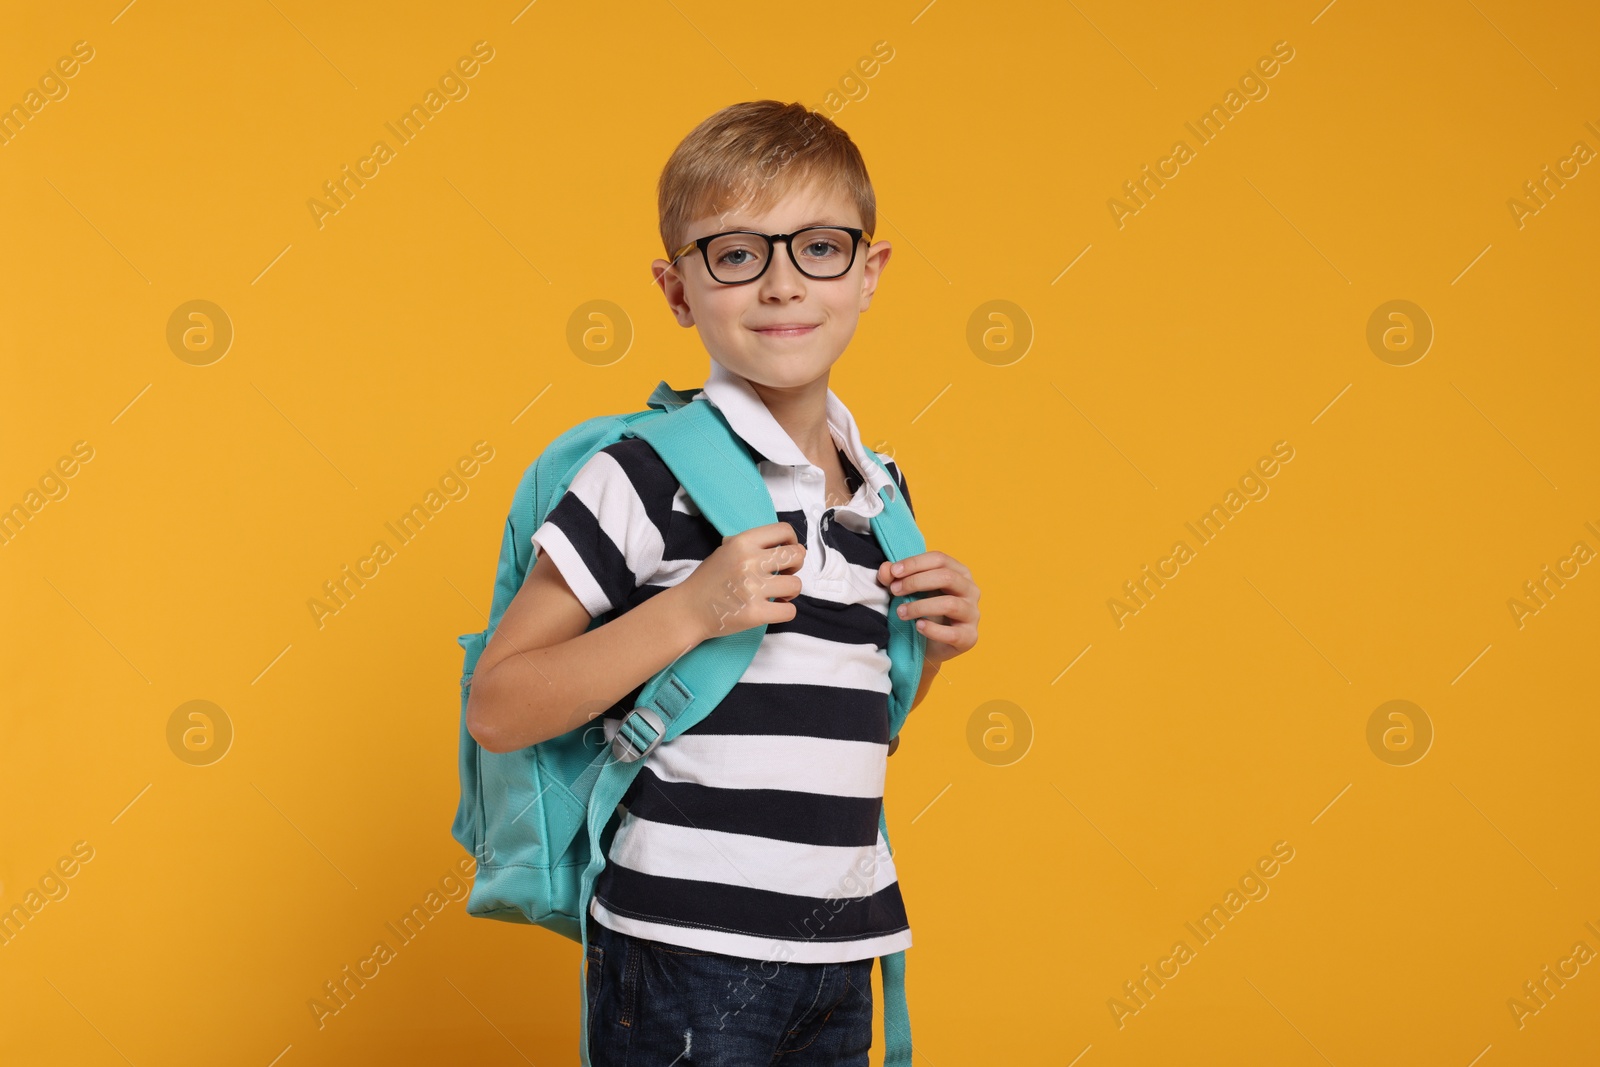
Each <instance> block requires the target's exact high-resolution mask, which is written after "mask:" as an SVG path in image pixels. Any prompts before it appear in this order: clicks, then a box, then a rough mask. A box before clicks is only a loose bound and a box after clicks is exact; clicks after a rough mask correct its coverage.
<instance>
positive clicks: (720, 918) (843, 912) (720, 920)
mask: <svg viewBox="0 0 1600 1067" xmlns="http://www.w3.org/2000/svg"><path fill="white" fill-rule="evenodd" d="M863 880H865V879H863ZM595 895H596V896H598V897H599V898H600V904H601V906H602V907H605V908H607V909H609V910H611V911H614V912H616V913H617V914H618V915H626V916H630V917H632V918H635V919H644V920H647V921H651V922H666V923H672V924H674V925H677V926H702V927H705V928H707V929H710V930H728V931H731V932H733V933H739V934H753V935H755V936H758V937H770V938H774V939H779V940H786V941H853V940H860V939H862V938H867V937H879V936H883V935H885V934H894V933H899V932H900V931H902V930H905V929H907V928H908V924H907V923H906V909H905V903H904V902H903V901H902V900H901V898H900V883H899V882H898V881H895V882H891V883H890V884H889V885H887V886H885V887H884V888H883V889H881V890H880V891H878V892H877V893H875V894H873V895H872V896H870V897H855V898H839V899H836V900H833V901H832V902H831V903H830V902H829V901H827V900H826V899H825V898H822V897H802V896H794V895H792V894H789V893H774V892H772V891H770V890H766V889H752V888H750V887H749V886H742V885H726V884H723V883H721V882H701V881H696V880H694V879H689V878H666V877H662V876H661V875H654V874H643V873H641V872H639V871H635V870H632V869H630V868H628V867H624V866H622V865H621V864H620V863H611V864H607V865H606V867H605V869H604V870H602V871H601V872H600V877H599V879H598V881H597V882H596V888H595ZM614 900H633V901H639V902H641V903H642V902H648V903H649V906H650V911H648V912H646V911H636V910H633V909H630V908H627V907H621V906H619V905H617V904H616V903H613V901H614ZM834 909H838V910H837V911H835V910H834Z"/></svg>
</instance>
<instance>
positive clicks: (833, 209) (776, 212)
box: [689, 182, 861, 237]
mask: <svg viewBox="0 0 1600 1067" xmlns="http://www.w3.org/2000/svg"><path fill="white" fill-rule="evenodd" d="M750 199H751V198H749V197H745V198H744V202H742V203H738V204H734V205H732V206H730V207H728V208H727V209H726V210H724V211H722V212H720V213H718V214H716V215H706V216H702V217H700V218H697V219H695V220H694V222H693V223H691V224H690V231H689V236H690V237H699V236H702V235H704V234H708V233H717V232H720V231H723V230H758V231H760V232H763V233H789V232H791V231H793V230H797V229H799V228H801V227H803V226H816V225H826V224H828V223H832V224H835V225H841V226H860V225H861V210H860V208H859V207H857V206H856V202H855V198H854V197H852V196H851V195H850V194H849V192H848V191H847V190H845V189H843V188H841V187H839V186H837V185H833V184H827V183H821V182H811V183H808V184H806V185H803V186H795V187H793V188H790V189H786V190H785V191H784V192H783V193H782V194H781V195H779V196H778V198H777V199H776V200H775V201H774V202H773V203H771V204H770V205H768V206H767V207H765V208H764V209H761V210H755V209H754V208H753V207H752V206H751V204H750Z"/></svg>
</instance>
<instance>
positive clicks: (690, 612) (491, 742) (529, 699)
mask: <svg viewBox="0 0 1600 1067" xmlns="http://www.w3.org/2000/svg"><path fill="white" fill-rule="evenodd" d="M687 596H688V593H687V590H686V589H685V587H684V586H683V585H677V586H672V587H669V588H667V589H663V590H662V591H661V592H659V593H657V594H655V595H654V596H652V597H650V599H648V600H646V601H644V602H643V603H642V604H639V605H637V606H636V607H634V608H632V609H631V610H629V611H627V612H624V613H623V614H621V615H619V616H618V617H617V618H615V619H612V620H610V621H609V622H607V623H606V624H605V625H604V626H597V627H595V628H594V629H592V630H587V628H588V626H589V621H590V618H591V616H590V614H589V611H588V609H587V608H585V607H584V606H583V603H582V602H581V601H580V600H579V599H578V597H577V595H576V594H574V593H573V591H572V589H571V587H570V586H568V585H567V582H566V579H565V578H563V577H562V575H561V571H560V570H559V569H557V567H556V566H555V563H554V562H553V560H552V559H551V557H549V556H547V555H544V554H541V555H540V556H539V558H538V560H537V562H535V564H534V567H533V570H532V571H530V572H529V573H528V577H527V579H526V580H525V581H524V582H523V584H522V588H521V589H519V590H518V591H517V595H516V596H515V597H513V598H512V600H511V603H510V604H508V605H507V606H506V610H505V614H504V615H502V616H501V618H500V624H499V626H497V627H496V628H495V632H494V635H493V636H492V637H490V639H489V643H488V645H487V646H485V648H484V650H483V655H482V657H481V658H480V659H479V661H478V666H477V669H476V670H475V671H474V673H473V678H472V690H471V692H470V693H469V694H468V696H467V731H468V732H469V733H470V734H471V735H472V737H473V738H474V740H476V741H477V742H478V744H480V745H482V746H483V747H484V748H485V749H486V750H487V751H490V752H513V751H515V750H517V749H519V748H525V747H527V746H528V745H533V744H538V743H539V742H540V741H545V740H548V739H549V738H552V737H557V736H559V735H561V734H564V733H566V732H567V731H568V730H571V729H573V728H574V727H576V726H581V725H582V724H583V723H584V722H586V721H588V720H589V719H591V718H594V717H595V716H596V715H598V714H600V713H601V712H603V711H604V710H605V709H607V708H609V707H611V705H613V704H615V703H616V702H617V701H618V700H620V699H622V697H623V696H625V695H626V694H627V693H629V692H631V691H632V690H633V689H634V688H635V687H636V686H638V685H639V684H641V683H642V682H644V681H646V680H648V679H649V678H651V677H653V676H654V675H655V674H656V673H657V672H659V671H660V670H661V669H662V668H663V667H665V666H666V665H667V664H669V663H671V662H672V661H673V660H674V659H676V658H677V657H679V656H680V655H682V654H683V653H684V652H687V651H688V650H689V649H690V648H693V647H694V646H695V645H696V644H698V643H699V642H700V641H701V640H703V639H704V638H705V637H706V636H708V635H707V634H706V633H705V632H704V629H705V623H706V619H705V612H704V611H703V610H699V609H698V608H697V607H696V606H695V605H693V604H691V603H690V602H689V600H688V599H687ZM586 630H587V632H585V631H586Z"/></svg>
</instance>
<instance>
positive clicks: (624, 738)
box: [611, 704, 667, 763]
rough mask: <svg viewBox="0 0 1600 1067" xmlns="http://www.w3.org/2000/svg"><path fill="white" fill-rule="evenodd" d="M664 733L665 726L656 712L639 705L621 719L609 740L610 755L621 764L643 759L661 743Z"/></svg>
mask: <svg viewBox="0 0 1600 1067" xmlns="http://www.w3.org/2000/svg"><path fill="white" fill-rule="evenodd" d="M666 732H667V727H666V724H665V723H663V722H662V721H661V716H660V715H658V714H657V713H656V710H655V709H654V708H652V707H650V706H649V705H648V704H641V705H639V706H638V707H636V708H634V709H633V710H632V711H630V712H628V714H626V715H624V716H623V717H622V722H621V723H620V724H619V725H618V726H617V733H616V736H615V737H613V738H612V739H611V753H612V755H614V756H616V757H617V759H618V760H620V761H621V762H623V763H632V762H633V761H634V760H638V759H643V758H644V757H645V756H648V755H649V754H650V753H651V752H652V751H654V749H655V747H656V746H657V745H659V744H660V743H661V738H662V737H663V736H664V735H665V734H666Z"/></svg>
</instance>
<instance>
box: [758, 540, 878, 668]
mask: <svg viewBox="0 0 1600 1067" xmlns="http://www.w3.org/2000/svg"><path fill="white" fill-rule="evenodd" d="M879 562H882V560H879ZM789 603H791V604H793V605H794V606H795V615H794V618H792V619H790V620H789V621H788V622H774V623H768V624H767V633H769V634H784V633H788V634H804V635H806V636H807V637H815V638H818V639H820V640H824V641H838V642H840V643H842V644H851V645H865V644H874V645H877V646H878V647H879V648H888V647H889V616H887V615H885V614H883V613H882V612H880V611H876V610H874V609H872V608H869V607H867V605H865V604H841V603H839V602H838V601H836V600H824V599H821V598H819V597H813V596H807V595H806V594H805V593H801V594H799V595H798V596H796V597H795V598H794V599H793V600H791V601H789Z"/></svg>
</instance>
